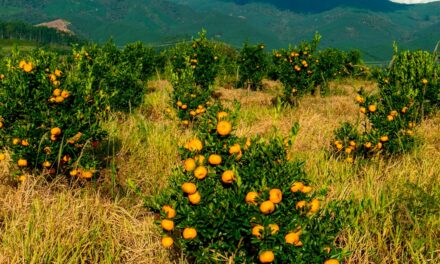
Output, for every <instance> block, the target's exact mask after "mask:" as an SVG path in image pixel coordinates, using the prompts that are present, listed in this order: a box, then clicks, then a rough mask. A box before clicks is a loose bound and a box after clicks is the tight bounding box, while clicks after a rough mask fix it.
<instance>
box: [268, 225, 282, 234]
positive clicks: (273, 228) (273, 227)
mask: <svg viewBox="0 0 440 264" xmlns="http://www.w3.org/2000/svg"><path fill="white" fill-rule="evenodd" d="M269 228H270V234H271V235H275V234H276V233H278V231H280V227H279V226H278V225H277V224H269Z"/></svg>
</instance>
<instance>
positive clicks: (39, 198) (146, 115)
mask: <svg viewBox="0 0 440 264" xmlns="http://www.w3.org/2000/svg"><path fill="white" fill-rule="evenodd" d="M360 86H364V87H365V88H366V89H368V90H373V89H375V86H374V84H372V83H370V82H363V81H357V80H346V81H343V82H335V83H333V84H332V93H331V94H330V95H329V96H327V97H306V98H304V99H303V100H302V101H301V104H300V105H299V106H298V107H297V108H291V107H289V106H284V105H274V104H273V100H272V99H273V97H274V95H276V94H277V93H278V92H279V91H278V89H279V87H278V86H277V84H275V83H271V82H269V83H268V84H266V85H265V87H266V88H265V90H264V91H262V92H248V91H245V90H229V89H219V92H220V93H221V100H222V101H223V102H225V103H226V104H229V105H230V104H231V103H232V101H233V100H238V101H240V102H241V105H242V108H241V110H240V113H239V116H238V117H239V119H238V127H237V130H236V132H237V134H239V135H250V134H260V135H263V136H270V135H271V134H274V133H281V134H284V135H286V134H287V133H288V131H289V130H290V127H291V125H292V124H293V123H294V122H298V123H299V124H300V132H299V134H298V136H297V138H296V141H295V144H294V145H293V146H292V149H291V153H292V156H293V158H298V159H303V160H306V161H307V162H306V171H307V173H308V175H309V176H310V177H311V178H312V180H313V181H314V183H315V185H316V186H319V187H324V188H327V189H328V195H327V199H328V200H334V199H336V200H351V201H352V206H353V210H354V211H353V213H352V214H351V215H350V217H348V220H347V221H349V223H348V224H349V225H348V226H347V227H346V228H344V230H343V231H342V232H341V235H340V245H341V246H342V247H343V248H344V249H345V250H350V251H352V254H351V255H350V256H349V257H348V258H347V259H346V263H356V264H358V263H439V262H440V251H439V248H440V241H439V240H440V239H439V238H440V219H439V217H438V215H439V202H438V201H439V199H440V183H439V181H438V179H439V178H440V133H439V131H440V116H439V115H437V116H435V117H433V118H431V119H429V120H427V121H426V122H424V123H423V124H422V126H421V128H420V129H419V130H418V135H419V136H420V137H422V138H423V139H424V143H423V145H422V146H421V147H419V148H418V149H417V150H415V151H414V152H412V153H409V154H406V155H403V156H401V157H395V158H392V159H390V160H389V161H384V160H381V159H377V160H373V161H370V162H367V163H365V164H363V163H358V164H355V165H349V164H346V163H341V162H338V161H336V160H334V159H333V158H328V157H327V156H326V153H327V152H326V148H327V146H328V144H329V142H330V141H331V139H332V137H333V130H334V129H335V128H336V127H338V126H339V124H340V123H341V122H343V121H355V120H356V118H357V116H358V110H357V107H356V106H355V103H354V100H353V98H354V94H355V92H356V90H357V89H359V87H360ZM170 89H171V88H170V87H169V85H168V83H167V82H164V81H157V82H152V83H150V84H149V90H150V93H149V94H148V95H146V97H145V101H144V104H143V105H142V106H141V107H140V108H139V109H138V110H136V111H133V113H131V114H129V115H115V116H114V117H113V118H111V120H110V121H109V122H107V123H106V124H105V126H106V128H107V129H108V131H109V133H110V140H109V144H108V146H106V148H105V151H106V152H107V153H108V154H110V156H111V158H110V159H109V160H108V168H107V169H106V170H105V171H104V175H103V177H101V179H100V181H99V182H98V183H90V184H88V185H86V186H84V187H82V188H79V187H70V186H68V185H67V184H66V183H64V182H63V181H62V180H58V181H56V182H52V183H47V182H44V181H43V179H41V178H38V177H37V179H31V180H29V181H28V182H27V183H26V184H25V185H23V186H19V187H18V188H17V187H16V186H14V185H13V184H11V182H10V181H9V180H8V179H9V178H10V177H9V172H8V166H7V165H8V162H7V161H4V162H2V163H0V208H1V209H0V239H1V241H2V244H1V246H0V263H171V262H182V263H183V262H184V260H182V259H177V258H174V257H171V256H170V252H167V251H165V250H163V249H162V248H161V246H160V232H159V230H158V229H157V228H156V227H155V225H154V219H155V216H154V215H152V214H150V213H148V212H147V211H146V210H145V209H144V208H143V207H142V201H141V200H140V199H138V197H137V196H136V195H135V194H134V193H133V192H132V190H130V189H127V184H126V183H127V181H128V180H130V181H131V182H133V183H135V184H136V185H137V186H139V187H140V188H141V190H142V192H143V193H144V194H145V195H147V196H149V195H154V194H155V193H158V192H160V191H161V190H162V188H163V187H165V186H166V185H167V179H168V177H169V176H170V175H171V173H172V168H173V166H175V165H177V164H178V163H179V157H178V152H177V147H178V145H179V144H181V143H182V142H184V141H185V140H186V139H188V138H189V137H191V132H189V131H182V130H180V129H179V127H178V126H177V121H174V120H171V119H170V118H168V117H166V116H165V114H164V109H165V108H166V107H167V106H168V103H167V102H168V100H169V97H168V92H169V91H170Z"/></svg>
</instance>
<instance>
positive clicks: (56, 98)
mask: <svg viewBox="0 0 440 264" xmlns="http://www.w3.org/2000/svg"><path fill="white" fill-rule="evenodd" d="M55 102H56V103H62V102H64V97H62V96H57V97H55Z"/></svg>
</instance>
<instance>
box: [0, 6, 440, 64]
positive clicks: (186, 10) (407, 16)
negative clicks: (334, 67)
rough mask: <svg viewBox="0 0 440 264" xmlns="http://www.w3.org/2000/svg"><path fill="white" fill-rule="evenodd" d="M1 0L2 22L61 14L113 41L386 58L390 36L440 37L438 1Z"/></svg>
mask: <svg viewBox="0 0 440 264" xmlns="http://www.w3.org/2000/svg"><path fill="white" fill-rule="evenodd" d="M317 1H318V0H313V1H311V2H310V1H308V2H305V1H290V2H289V1H278V0H265V1H263V0H259V1H244V0H234V1H233V0H209V1H206V0H122V1H121V0H94V1H92V0H85V1H76V0H57V1H55V0H45V1H36V0H30V1H22V0H19V1H15V0H14V1H12V0H0V19H4V20H24V21H27V22H30V23H33V24H39V23H42V22H47V21H51V20H55V19H59V18H62V19H65V20H67V21H69V22H70V23H71V25H70V28H71V29H72V30H73V31H74V32H76V33H78V34H79V35H82V36H85V37H87V38H90V39H92V40H94V41H100V42H102V41H105V40H107V39H108V38H110V37H113V40H114V41H115V42H116V43H117V44H119V45H123V44H125V43H127V42H133V41H137V40H141V41H144V42H149V43H152V44H153V45H162V44H163V43H167V42H175V41H176V40H180V39H188V38H190V37H191V36H192V35H194V34H195V33H196V32H197V31H199V30H200V29H201V28H202V27H204V28H206V29H207V30H208V32H209V33H210V35H211V36H213V37H215V38H217V39H219V40H222V41H226V42H228V43H230V44H232V45H234V46H241V43H242V42H243V41H244V40H249V41H251V42H256V41H263V42H265V43H266V44H267V45H268V46H269V47H270V48H279V47H285V46H287V45H288V44H289V43H297V42H298V41H300V40H303V39H309V38H311V36H312V35H313V34H314V33H315V32H316V31H319V32H320V33H321V35H323V42H322V44H323V46H332V47H339V48H344V49H348V48H359V49H361V50H362V51H363V52H364V55H365V57H366V59H368V60H384V59H387V58H388V57H389V56H390V54H391V45H392V42H393V41H398V42H399V43H401V45H402V46H404V47H409V48H414V49H416V48H425V49H427V48H428V49H432V48H433V47H434V46H435V43H436V42H437V41H438V40H439V39H440V30H438V27H436V25H438V24H439V23H440V2H434V3H430V4H423V5H400V4H395V3H392V2H389V1H387V0H374V1H366V0H356V1H347V0H332V1H325V3H323V2H322V1H318V2H319V4H318V2H317Z"/></svg>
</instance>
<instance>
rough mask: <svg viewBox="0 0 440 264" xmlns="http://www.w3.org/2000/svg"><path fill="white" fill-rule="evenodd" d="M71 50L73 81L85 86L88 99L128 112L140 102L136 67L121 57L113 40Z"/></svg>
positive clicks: (115, 109) (139, 86)
mask: <svg viewBox="0 0 440 264" xmlns="http://www.w3.org/2000/svg"><path fill="white" fill-rule="evenodd" d="M73 53H74V60H73V61H71V64H72V65H71V67H72V68H73V70H72V76H71V79H72V82H74V83H75V85H77V86H82V87H86V89H88V90H89V92H90V94H91V95H93V98H91V100H94V101H95V102H99V103H101V104H104V105H103V106H102V105H101V106H98V107H107V108H110V109H111V110H114V111H122V112H129V111H130V110H131V108H135V107H137V106H138V105H140V103H141V102H142V99H143V95H144V93H145V86H144V84H143V83H142V81H140V80H139V78H140V77H141V76H140V75H139V74H138V73H135V71H136V67H137V66H136V64H133V62H132V61H124V60H122V52H121V51H120V50H119V49H118V48H117V47H116V46H115V45H114V44H113V43H107V44H105V45H103V46H98V45H91V46H83V47H81V49H74V51H73ZM92 91H93V93H92Z"/></svg>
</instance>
